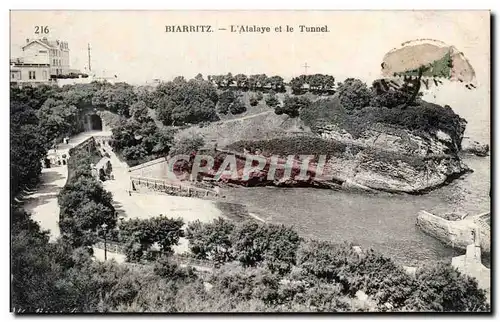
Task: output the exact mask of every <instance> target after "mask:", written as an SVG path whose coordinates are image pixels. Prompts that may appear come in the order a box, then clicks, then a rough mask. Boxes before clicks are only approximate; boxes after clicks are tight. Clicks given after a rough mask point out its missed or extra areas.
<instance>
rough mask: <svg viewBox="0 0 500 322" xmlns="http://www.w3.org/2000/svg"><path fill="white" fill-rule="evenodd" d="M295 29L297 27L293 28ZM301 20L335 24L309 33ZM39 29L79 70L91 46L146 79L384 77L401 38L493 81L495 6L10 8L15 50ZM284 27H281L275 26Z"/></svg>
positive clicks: (100, 62)
mask: <svg viewBox="0 0 500 322" xmlns="http://www.w3.org/2000/svg"><path fill="white" fill-rule="evenodd" d="M166 25H211V26H213V28H214V29H215V31H214V32H212V33H167V32H165V26H166ZM231 25H252V26H253V25H256V26H269V27H270V28H271V32H270V33H265V34H260V33H242V34H239V33H231V32H230V31H229V30H226V31H219V30H217V29H218V28H227V29H230V26H231ZM287 25H289V26H291V27H294V32H285V31H284V29H285V28H286V26H287ZM299 25H306V26H327V27H328V30H329V32H328V33H301V32H299ZM35 26H48V27H49V34H48V35H47V38H49V39H60V40H65V41H68V43H69V47H70V50H71V51H70V61H71V68H75V69H80V70H82V71H84V69H85V67H86V66H87V61H88V60H87V44H88V43H90V44H91V47H92V69H93V71H94V72H96V73H97V74H99V75H101V76H102V75H103V74H104V75H105V76H112V75H117V76H118V77H119V79H120V80H123V81H127V82H130V83H141V82H145V81H151V80H152V79H155V78H158V79H163V80H169V79H172V78H173V77H175V76H177V75H183V76H185V77H187V78H191V77H194V76H196V75H197V74H198V73H201V74H202V75H204V76H206V75H211V74H225V73H228V72H231V73H233V75H234V74H238V73H244V74H258V73H265V74H267V75H274V74H276V75H281V76H283V77H284V78H285V79H289V78H291V77H293V76H296V75H300V74H302V73H304V68H303V67H302V66H304V64H305V63H307V64H308V65H309V66H311V67H310V68H309V69H308V70H307V72H308V73H310V74H311V73H327V74H331V75H333V76H335V77H336V79H338V80H342V79H344V78H346V77H357V78H360V79H362V80H365V81H371V80H373V79H376V78H379V77H380V76H381V71H380V64H381V62H382V59H383V56H384V54H385V53H386V52H388V51H390V50H391V49H393V48H395V47H398V46H400V45H401V43H402V42H405V41H408V40H412V39H419V38H433V39H438V40H441V41H444V42H445V43H447V44H450V45H454V46H455V47H457V48H458V50H460V51H462V52H464V54H465V56H466V57H467V58H468V59H469V61H470V62H471V64H472V66H473V67H474V69H475V70H476V75H477V81H478V83H479V84H480V85H481V84H482V85H485V86H487V87H489V70H490V67H489V48H490V43H489V40H490V35H489V30H490V28H489V12H487V11H426V12H422V11H191V12H189V11H11V56H12V57H17V56H20V55H21V52H22V51H21V46H22V45H23V44H24V43H25V41H26V38H36V37H37V35H35V33H34V31H35ZM277 26H282V28H283V29H282V30H283V31H282V32H275V31H274V29H275V27H277Z"/></svg>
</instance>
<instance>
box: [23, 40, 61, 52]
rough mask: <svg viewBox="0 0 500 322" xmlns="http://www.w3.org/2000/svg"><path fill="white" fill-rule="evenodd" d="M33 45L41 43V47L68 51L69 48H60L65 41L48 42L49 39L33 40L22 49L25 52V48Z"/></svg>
mask: <svg viewBox="0 0 500 322" xmlns="http://www.w3.org/2000/svg"><path fill="white" fill-rule="evenodd" d="M33 43H39V44H40V45H42V46H44V47H47V48H52V49H67V48H61V47H60V45H61V43H63V41H59V40H48V39H47V38H42V39H33V40H31V41H29V42H28V43H27V44H26V45H24V46H23V47H22V49H23V50H24V48H26V47H28V46H29V45H31V44H33Z"/></svg>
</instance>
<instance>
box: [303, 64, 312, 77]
mask: <svg viewBox="0 0 500 322" xmlns="http://www.w3.org/2000/svg"><path fill="white" fill-rule="evenodd" d="M302 67H304V71H305V75H307V69H308V68H309V67H311V66H309V65H307V63H305V64H304V66H302Z"/></svg>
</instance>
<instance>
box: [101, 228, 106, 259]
mask: <svg viewBox="0 0 500 322" xmlns="http://www.w3.org/2000/svg"><path fill="white" fill-rule="evenodd" d="M101 227H102V230H103V231H104V260H105V261H106V260H108V253H107V249H106V246H107V245H106V241H107V240H106V235H107V231H106V228H108V225H106V223H104V224H102V225H101Z"/></svg>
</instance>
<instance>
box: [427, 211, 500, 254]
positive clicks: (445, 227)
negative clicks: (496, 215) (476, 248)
mask: <svg viewBox="0 0 500 322" xmlns="http://www.w3.org/2000/svg"><path fill="white" fill-rule="evenodd" d="M476 221H477V218H476V217H469V218H466V219H463V220H456V221H451V220H446V219H444V218H441V217H439V216H436V215H434V214H431V213H429V212H427V211H421V212H419V214H418V216H417V226H418V227H420V229H422V230H423V231H424V232H426V233H427V234H429V235H431V236H433V237H435V238H437V239H439V240H440V241H442V242H443V243H445V244H446V245H448V246H451V247H454V248H459V249H464V250H465V249H466V248H467V246H468V245H470V244H474V242H475V240H474V233H473V231H479V234H480V238H479V240H480V246H481V249H482V251H483V252H486V253H489V252H490V247H491V238H490V231H489V229H488V226H487V225H478V224H477V222H476Z"/></svg>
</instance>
